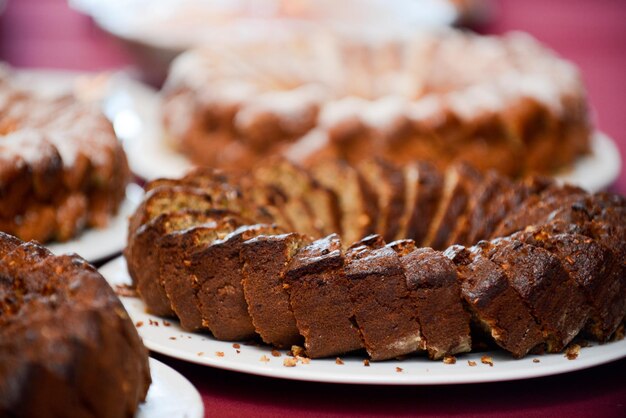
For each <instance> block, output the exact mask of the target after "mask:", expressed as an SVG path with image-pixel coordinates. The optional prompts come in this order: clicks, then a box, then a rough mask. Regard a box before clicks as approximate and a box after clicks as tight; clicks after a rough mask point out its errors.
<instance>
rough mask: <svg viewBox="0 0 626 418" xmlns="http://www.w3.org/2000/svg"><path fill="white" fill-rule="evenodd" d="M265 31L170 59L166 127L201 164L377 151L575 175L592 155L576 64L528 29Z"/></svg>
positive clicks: (515, 172)
mask: <svg viewBox="0 0 626 418" xmlns="http://www.w3.org/2000/svg"><path fill="white" fill-rule="evenodd" d="M400 32H402V33H400ZM266 36H267V38H263V39H260V40H250V39H242V38H235V39H232V40H230V41H228V42H223V43H219V44H217V43H216V44H211V45H205V46H203V47H201V48H198V49H194V50H190V51H188V52H186V53H184V54H182V55H180V56H179V57H178V58H177V59H176V60H175V61H174V63H173V65H172V67H171V69H170V73H169V76H168V79H167V81H166V83H165V85H164V88H163V98H164V108H163V120H164V125H165V130H166V134H167V135H168V138H169V139H170V140H171V142H172V144H173V146H174V147H175V148H177V149H179V150H180V151H181V152H182V153H184V154H185V155H187V156H188V157H189V158H190V159H191V160H192V161H194V162H196V163H199V164H206V165H209V166H214V167H221V168H227V169H237V170H246V169H248V168H249V167H251V166H252V165H253V164H254V162H255V161H257V160H259V159H262V158H265V157H268V156H272V155H277V154H280V155H283V156H286V157H287V158H289V159H291V160H292V161H294V162H298V163H300V164H304V165H309V164H311V163H313V162H315V161H318V160H323V159H328V158H332V159H343V160H347V161H349V162H350V163H352V164H355V163H357V162H358V161H359V160H361V159H362V158H363V156H369V155H378V156H381V157H385V158H387V159H389V160H391V161H394V162H396V163H401V164H405V163H408V162H411V161H413V160H416V159H427V160H430V161H433V162H435V163H436V164H437V165H439V166H441V167H444V166H446V165H448V164H450V163H451V162H456V161H467V162H470V163H472V164H473V165H474V166H476V167H478V168H479V169H481V170H486V169H490V168H493V169H496V170H497V171H499V172H501V173H503V174H507V175H509V176H519V175H522V174H529V173H541V174H554V173H556V172H558V171H565V170H568V169H569V168H571V166H572V164H573V163H574V162H575V161H576V159H577V158H579V157H580V156H582V155H584V154H586V153H588V152H589V148H590V145H589V141H590V135H591V132H592V128H591V126H590V123H589V113H588V109H587V100H586V94H585V89H584V87H583V85H582V82H581V79H580V76H579V74H578V71H577V69H576V68H575V66H574V65H573V64H571V63H569V62H567V61H565V60H563V59H561V58H559V57H558V56H557V55H556V54H555V53H554V52H552V51H550V50H549V49H548V48H546V47H544V46H543V45H541V44H540V43H539V42H537V41H536V40H534V39H533V38H531V37H530V36H528V35H525V34H522V33H511V34H508V35H505V36H501V37H496V36H480V35H475V34H471V33H467V32H462V31H458V30H452V29H439V30H434V31H419V32H416V31H415V30H411V31H408V32H405V31H397V32H392V33H388V34H384V33H383V31H373V32H372V31H362V32H359V33H356V32H351V31H338V30H335V31H331V32H329V31H312V32H306V33H297V32H290V33H278V34H276V33H275V32H268V33H266Z"/></svg>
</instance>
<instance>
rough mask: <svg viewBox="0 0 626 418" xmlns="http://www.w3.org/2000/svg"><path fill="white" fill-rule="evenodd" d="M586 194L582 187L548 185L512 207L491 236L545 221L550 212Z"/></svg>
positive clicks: (519, 229)
mask: <svg viewBox="0 0 626 418" xmlns="http://www.w3.org/2000/svg"><path fill="white" fill-rule="evenodd" d="M586 195H587V193H586V192H585V191H584V190H583V189H581V188H579V187H575V186H568V185H566V186H556V185H552V186H549V187H547V188H546V189H545V190H543V191H542V192H541V193H538V194H534V195H531V196H530V197H529V198H527V199H526V200H525V201H524V203H523V204H521V205H519V206H518V207H517V208H512V210H511V211H510V213H508V214H507V215H506V216H505V217H504V218H503V219H502V221H501V222H500V224H499V225H498V227H497V228H496V229H495V231H494V232H493V233H492V237H505V236H508V235H511V234H512V233H514V232H517V231H521V230H523V229H524V228H526V227H527V226H531V225H541V224H544V223H547V222H548V221H549V220H550V215H551V214H552V212H554V211H556V210H559V209H561V208H563V207H566V206H568V205H571V204H573V203H575V202H576V201H578V200H580V199H581V198H583V197H585V196H586Z"/></svg>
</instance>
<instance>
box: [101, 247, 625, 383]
mask: <svg viewBox="0 0 626 418" xmlns="http://www.w3.org/2000/svg"><path fill="white" fill-rule="evenodd" d="M99 271H100V272H101V274H102V275H103V276H104V277H105V279H106V280H107V281H108V282H109V283H110V284H111V285H112V286H113V285H115V284H119V283H121V282H122V281H123V280H120V279H119V278H117V279H116V278H115V277H117V276H116V275H119V276H120V277H121V276H124V280H130V278H129V276H128V273H127V271H126V264H125V259H124V257H123V256H120V257H117V258H115V259H113V260H111V261H110V262H108V263H107V264H105V265H103V266H102V267H100V269H99ZM120 299H121V300H122V302H123V304H124V306H125V308H126V309H127V311H129V315H130V317H131V319H133V323H135V324H136V321H137V318H136V317H135V316H136V315H137V314H138V312H137V311H141V310H140V309H138V308H134V307H133V306H132V303H135V302H136V303H137V304H140V306H142V309H143V311H141V312H140V313H141V315H143V316H142V318H144V319H146V321H142V322H144V323H143V324H142V325H141V326H140V327H138V332H139V334H140V335H141V337H142V338H143V340H144V344H145V345H146V347H148V348H149V349H150V350H152V351H155V352H158V353H160V354H163V355H166V356H169V357H172V358H175V359H178V360H182V361H185V362H189V363H193V364H198V365H202V366H209V367H215V368H219V369H223V370H230V371H234V372H239V373H245V374H250V375H256V376H265V377H271V378H279V379H286V380H297V381H308V382H320V383H336V384H357V385H392V386H393V385H397V386H404V385H411V386H423V385H426V386H428V385H450V384H455V385H456V384H474V383H488V382H501V381H517V380H526V379H533V378H538V377H545V376H553V375H560V374H565V373H570V372H575V371H579V370H584V369H587V368H591V367H595V366H599V365H602V364H606V363H609V362H612V361H616V360H619V359H621V358H625V357H626V339H622V340H620V341H615V342H611V343H606V344H598V343H595V342H594V343H592V346H590V347H584V348H582V349H581V352H582V353H585V351H584V350H593V352H592V353H595V354H596V355H595V356H593V357H591V358H589V357H588V356H587V357H584V356H582V355H581V356H579V357H578V358H577V359H576V360H567V359H566V358H565V354H564V353H556V354H543V355H528V356H526V357H524V358H522V359H517V360H516V359H512V358H511V357H507V356H506V354H505V353H504V352H503V351H501V350H495V351H489V352H480V353H468V354H465V355H462V358H461V359H458V358H457V363H458V364H455V365H445V366H442V364H443V363H442V362H441V361H439V362H437V361H432V360H428V359H426V358H417V357H416V358H415V360H416V361H415V362H412V363H410V362H411V360H412V358H409V359H405V360H401V361H396V360H393V361H386V362H372V363H370V367H371V369H369V370H373V369H374V368H376V370H378V369H382V368H384V367H385V366H388V367H390V370H389V372H388V373H387V372H385V373H384V374H375V373H372V374H371V375H363V374H355V373H345V372H326V371H324V370H325V369H324V368H325V367H326V366H327V365H332V364H333V363H335V361H334V359H312V360H311V363H313V362H315V363H317V364H319V365H320V367H323V369H322V370H321V371H319V370H313V371H311V370H307V369H306V368H307V367H309V366H310V364H307V365H304V364H303V365H301V364H298V365H297V367H284V366H283V365H282V359H283V358H284V357H283V356H281V360H280V364H278V366H276V367H275V366H274V365H273V366H268V364H269V363H265V364H261V361H259V364H258V365H257V364H251V363H248V362H242V363H239V364H238V363H237V362H236V361H230V360H229V358H227V357H224V356H223V357H219V356H218V357H209V356H205V355H202V356H200V355H198V354H199V353H197V352H192V351H194V350H191V351H189V350H184V349H180V348H176V346H178V345H179V342H177V343H172V345H167V344H163V343H161V342H159V341H155V340H153V339H151V338H150V337H149V335H148V334H149V333H148V332H146V331H145V329H146V328H145V327H149V325H148V324H147V323H146V322H148V321H152V322H151V323H153V322H163V321H165V322H168V323H169V324H170V327H169V328H168V329H169V330H172V334H174V333H175V334H176V335H177V336H178V335H180V336H181V338H182V337H184V336H187V338H192V336H193V338H195V337H197V338H200V341H210V342H211V344H217V345H218V348H222V349H223V350H224V351H223V352H222V353H224V352H225V350H232V349H233V343H236V342H230V341H217V340H214V339H212V337H210V335H209V334H204V333H188V332H185V331H183V330H182V329H180V328H178V327H177V326H176V325H175V324H176V322H177V321H176V320H175V319H173V320H172V319H170V318H167V319H165V318H161V317H157V316H154V315H150V314H148V313H147V312H145V305H143V302H142V301H141V300H140V299H138V298H128V297H120ZM165 322H163V324H165ZM172 325H174V327H172ZM156 328H159V329H160V330H163V329H166V328H167V327H154V328H150V329H156ZM159 332H160V331H159ZM167 332H169V331H167ZM174 344H176V345H174ZM240 346H241V347H242V348H241V350H243V347H244V346H245V344H244V343H242V342H240ZM254 348H257V347H254ZM258 348H260V349H261V350H264V351H258V352H256V355H258V356H261V355H266V354H267V357H268V358H271V357H272V356H271V354H270V353H271V351H272V347H270V346H265V345H263V346H261V347H258ZM283 351H284V350H282V351H280V352H281V354H282V352H283ZM598 351H599V352H600V353H601V354H602V353H603V355H602V356H600V357H598V356H597V352H598ZM586 352H587V353H588V352H589V351H586ZM263 353H265V354H263ZM483 355H488V356H491V357H493V358H494V367H493V368H492V367H489V368H487V367H488V366H486V365H482V364H480V357H481V356H483ZM460 356H461V355H460ZM353 357H354V356H345V357H343V356H342V360H343V361H344V364H348V365H349V366H348V367H349V368H350V370H356V369H352V367H356V365H357V364H360V365H361V366H363V359H364V357H359V361H358V363H357V362H355V361H354V358H353ZM534 358H539V359H548V360H549V361H558V360H556V359H557V358H562V359H563V361H564V362H562V363H558V364H550V363H547V364H546V363H544V362H541V360H540V363H538V364H536V363H534V362H533V359H534ZM468 360H473V361H476V362H477V363H478V364H477V365H478V366H479V367H472V368H471V370H472V372H467V373H463V372H462V370H460V369H459V370H457V371H456V372H452V373H449V374H438V372H435V373H432V374H428V373H430V368H435V367H451V368H452V367H460V366H463V367H469V366H468V364H467V361H468ZM503 361H506V362H507V363H508V362H510V364H518V365H524V366H525V367H524V368H523V369H522V370H521V372H520V371H519V370H517V369H514V370H513V371H510V370H506V369H505V370H502V369H500V370H498V369H497V365H498V363H500V364H503V363H502V362H503ZM512 362H515V363H512ZM507 363H505V364H507ZM564 364H565V365H567V366H563V365H564ZM414 365H416V366H415V367H413V366H414ZM429 365H432V367H431V366H429ZM409 366H410V368H411V369H414V368H418V369H419V368H420V367H425V370H426V373H425V374H419V373H420V370H422V369H420V370H418V371H417V372H415V373H417V374H415V373H413V371H412V373H413V374H408V373H406V374H405V373H404V371H407V372H408V371H409V370H407V369H408V368H409ZM337 367H339V366H337ZM395 367H400V368H402V369H403V370H402V371H401V372H398V371H397V370H395V369H394V368H395ZM505 367H506V366H505ZM518 369H519V368H518ZM451 370H453V369H451ZM463 370H466V369H463ZM474 370H475V372H474ZM485 370H488V371H487V372H484V371H485Z"/></svg>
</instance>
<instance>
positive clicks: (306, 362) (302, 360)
mask: <svg viewBox="0 0 626 418" xmlns="http://www.w3.org/2000/svg"><path fill="white" fill-rule="evenodd" d="M296 358H297V359H298V360H300V363H302V364H309V363H310V362H311V359H310V358H308V357H299V356H298V357H296Z"/></svg>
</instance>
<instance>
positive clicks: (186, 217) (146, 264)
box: [124, 209, 234, 316]
mask: <svg viewBox="0 0 626 418" xmlns="http://www.w3.org/2000/svg"><path fill="white" fill-rule="evenodd" d="M233 214H234V213H233V212H229V211H225V210H220V209H209V210H207V211H194V210H180V211H176V212H168V213H163V214H161V215H159V216H157V217H156V218H152V219H151V220H150V221H148V222H147V223H145V224H143V225H142V226H141V227H140V228H139V229H138V230H137V232H136V233H135V234H134V235H133V236H132V237H130V238H129V240H128V245H127V246H126V248H125V249H124V256H125V258H126V264H127V266H128V273H129V274H130V276H131V278H132V279H133V283H135V286H136V287H137V291H138V292H139V294H140V295H141V298H142V299H143V301H144V302H145V304H146V308H147V310H148V311H149V312H150V313H152V314H154V315H160V316H172V315H174V311H172V307H171V304H170V300H169V299H168V297H167V293H166V292H165V289H164V287H163V285H162V284H161V280H160V279H159V272H160V267H161V266H160V264H161V260H160V257H159V238H161V237H162V236H163V235H166V234H169V233H171V232H174V231H180V230H182V229H187V228H190V227H192V226H194V225H199V224H203V223H208V222H218V221H219V220H220V219H222V218H223V217H226V216H227V215H233Z"/></svg>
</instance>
